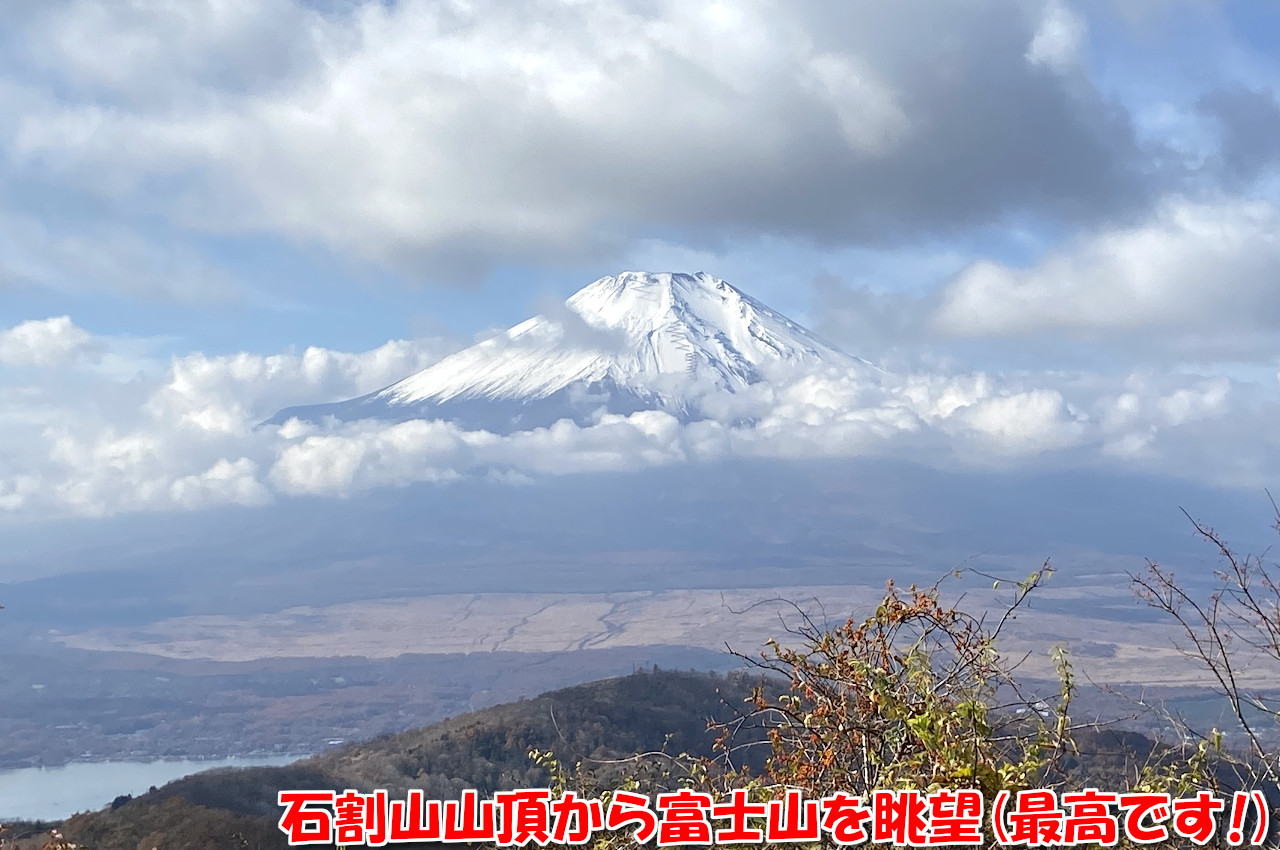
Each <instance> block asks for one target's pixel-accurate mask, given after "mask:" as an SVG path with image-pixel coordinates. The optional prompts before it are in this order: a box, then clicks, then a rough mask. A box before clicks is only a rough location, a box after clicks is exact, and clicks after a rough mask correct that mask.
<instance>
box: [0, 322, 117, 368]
mask: <svg viewBox="0 0 1280 850" xmlns="http://www.w3.org/2000/svg"><path fill="white" fill-rule="evenodd" d="M95 349H96V346H95V345H94V342H93V337H92V335H91V334H90V333H89V332H88V331H86V330H84V329H83V328H79V327H76V325H75V324H74V323H73V322H72V321H71V317H70V316H55V317H53V318H49V319H43V320H38V319H32V320H29V321H26V322H22V323H21V324H19V325H15V326H14V327H12V328H8V329H6V330H0V363H3V364H5V365H7V366H61V365H64V364H66V363H70V362H73V361H74V360H76V359H77V358H80V357H83V356H85V355H89V354H92V353H93V352H94V351H95Z"/></svg>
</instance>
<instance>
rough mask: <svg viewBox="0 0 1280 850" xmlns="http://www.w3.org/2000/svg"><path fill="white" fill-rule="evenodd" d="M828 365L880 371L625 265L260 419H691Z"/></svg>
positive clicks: (737, 295) (711, 281)
mask: <svg viewBox="0 0 1280 850" xmlns="http://www.w3.org/2000/svg"><path fill="white" fill-rule="evenodd" d="M829 369H837V370H840V371H842V372H847V371H848V370H859V371H865V372H868V373H874V372H878V371H879V370H878V369H877V368H876V367H875V366H873V365H872V364H870V363H869V362H867V361H865V360H862V359H860V358H856V357H852V356H850V355H848V354H845V353H844V352H842V351H840V350H839V349H837V348H835V347H834V346H833V345H831V344H829V343H827V342H825V341H823V340H821V339H820V338H818V337H817V336H816V335H815V334H813V333H812V332H810V331H808V330H806V329H805V328H803V327H801V326H800V325H798V324H797V323H795V322H793V321H791V320H790V319H788V318H787V317H786V316H783V315H782V314H780V313H778V312H776V311H774V310H772V309H770V308H769V307H767V306H765V305H764V304H762V303H760V302H759V301H757V300H755V299H754V298H751V297H750V296H749V295H746V294H744V293H743V292H741V291H739V290H738V289H735V288H734V287H732V286H730V285H729V284H728V283H725V282H724V281H723V280H720V279H719V278H716V277H713V276H711V275H708V274H705V273H702V272H699V273H697V274H672V273H646V272H624V273H622V274H619V275H616V276H611V277H604V278H601V279H600V280H597V281H596V282H594V283H592V284H590V285H588V286H587V287H585V288H583V289H582V290H580V291H578V292H577V293H576V294H574V295H573V296H571V297H570V298H569V299H568V300H567V301H565V302H564V306H563V308H562V309H558V310H555V311H549V314H547V315H539V316H535V317H533V318H531V319H528V320H526V321H524V322H521V323H520V324H518V325H516V326H515V327H513V328H511V329H510V330H508V331H506V332H505V333H502V334H499V335H497V336H496V337H493V338H491V339H488V340H485V341H484V342H481V343H478V344H476V345H473V346H471V347H470V348H466V349H464V350H462V351H459V352H457V353H456V354H453V355H451V356H449V357H446V358H444V359H443V360H441V361H439V362H437V363H435V364H434V365H432V366H429V367H428V368H426V369H423V370H422V371H421V372H418V373H416V374H414V375H410V376H409V377H407V378H405V379H404V380H402V381H399V382H398V383H395V384H392V385H391V386H389V387H385V388H383V389H380V390H378V391H376V392H372V393H369V394H368V395H364V396H360V397H359V398H354V399H349V400H347V401H339V402H333V403H328V404H315V405H307V406H302V407H289V408H285V409H284V410H281V411H279V412H278V413H276V414H275V415H274V416H272V417H271V418H270V419H268V420H267V421H266V422H264V423H263V424H264V425H279V424H283V423H285V422H287V421H288V420H290V419H300V420H302V421H306V422H315V423H319V422H322V421H324V420H326V419H329V418H333V419H337V420H339V421H353V420H360V419H379V420H392V421H405V420H410V419H443V420H448V421H453V422H457V423H459V424H461V425H463V426H464V427H467V428H471V429H484V430H487V431H492V432H495V433H511V432H513V431H520V430H530V429H533V428H538V427H547V426H550V425H551V424H553V423H555V422H556V421H558V420H561V419H570V420H572V421H574V422H575V423H577V424H579V425H589V424H592V423H593V422H596V421H598V420H599V418H600V417H601V416H602V415H604V414H606V413H612V414H622V415H629V414H632V413H636V412H638V411H642V410H663V411H666V412H668V413H670V414H672V415H674V416H676V417H677V418H678V419H680V420H681V421H685V422H688V421H693V420H697V419H705V418H720V416H718V415H716V413H715V412H713V410H714V411H724V410H726V409H730V408H731V407H732V405H731V404H729V405H726V401H731V400H732V396H734V395H735V394H740V393H742V392H743V391H744V390H746V389H748V388H751V387H758V386H759V385H761V384H765V383H769V382H772V381H776V380H781V379H785V378H787V377H795V376H797V375H803V374H811V373H814V372H820V371H825V370H829ZM716 400H719V401H718V403H717V401H716Z"/></svg>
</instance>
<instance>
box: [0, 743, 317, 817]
mask: <svg viewBox="0 0 1280 850" xmlns="http://www.w3.org/2000/svg"><path fill="white" fill-rule="evenodd" d="M300 758H303V756H296V755H295V756H267V757H262V758H253V757H246V758H227V759H217V760H214V759H210V760H205V761H185V760H181V761H142V762H134V761H107V762H80V763H75V764H68V765H65V766H64V767H25V768H21V769H19V770H0V823H4V822H5V820H17V819H19V818H21V819H23V820H58V819H61V818H65V817H68V816H70V815H73V814H75V813H76V812H84V811H94V810H97V809H101V808H102V807H103V806H107V805H110V803H111V801H112V800H114V799H115V798H116V797H118V796H120V795H121V794H134V795H137V794H143V793H146V791H147V789H148V788H150V787H151V786H152V785H155V786H157V787H159V786H161V785H164V784H165V783H166V782H172V781H173V780H175V779H181V778H182V777H184V776H190V775H191V774H193V773H199V772H200V771H202V770H212V769H213V768H216V767H262V766H274V765H282V764H289V763H290V762H293V761H297V760H298V759H300Z"/></svg>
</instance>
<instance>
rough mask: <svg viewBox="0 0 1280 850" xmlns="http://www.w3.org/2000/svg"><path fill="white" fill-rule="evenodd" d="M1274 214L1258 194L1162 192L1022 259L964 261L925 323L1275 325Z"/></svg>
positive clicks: (968, 332) (980, 329) (956, 328)
mask: <svg viewBox="0 0 1280 850" xmlns="http://www.w3.org/2000/svg"><path fill="white" fill-rule="evenodd" d="M1278 233H1280V215H1278V214H1277V210H1276V208H1275V207H1274V206H1273V205H1272V204H1270V203H1268V202H1265V201H1256V200H1247V199H1225V200H1221V201H1218V202H1197V201H1193V200H1189V199H1187V198H1182V197H1175V198H1171V199H1168V200H1166V201H1165V202H1164V203H1163V204H1162V205H1161V206H1160V208H1159V210H1158V211H1157V212H1156V213H1155V214H1154V215H1153V216H1152V217H1151V218H1150V219H1148V220H1146V221H1144V222H1141V223H1139V224H1136V225H1132V226H1128V227H1120V228H1116V229H1110V230H1102V231H1099V232H1096V233H1093V234H1091V235H1088V236H1085V237H1082V238H1080V239H1079V240H1077V241H1076V242H1075V243H1074V244H1072V245H1069V246H1068V247H1066V248H1063V249H1061V250H1057V251H1054V252H1052V253H1050V254H1049V255H1048V256H1046V257H1045V258H1044V259H1042V260H1041V261H1039V262H1038V263H1036V264H1035V265H1032V266H1029V267H1021V268H1020V267H1014V266H1011V265H1007V264H1004V263H999V262H995V261H991V260H981V261H978V262H975V263H973V264H972V265H970V266H969V267H968V268H966V269H965V270H964V271H962V272H961V273H960V274H959V275H957V276H956V278H955V279H954V280H953V281H952V282H951V283H950V284H949V285H948V286H947V288H946V289H945V291H944V292H943V293H942V297H941V304H940V306H939V307H938V309H937V312H936V313H935V315H934V317H933V318H934V323H935V327H937V328H939V329H941V330H943V331H945V332H947V333H949V334H953V335H957V336H982V335H1001V334H1027V333H1034V332H1039V331H1042V330H1046V329H1047V330H1064V329H1066V330H1101V331H1121V332H1124V331H1135V330H1153V329H1154V330H1159V329H1165V330H1171V329H1172V330H1179V331H1190V332H1195V333H1197V334H1202V335H1213V334H1215V333H1222V334H1237V333H1240V332H1241V331H1248V330H1266V331H1269V332H1280V288H1277V287H1276V286H1275V281H1276V280H1277V278H1278V277H1280V236H1277V234H1278Z"/></svg>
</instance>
